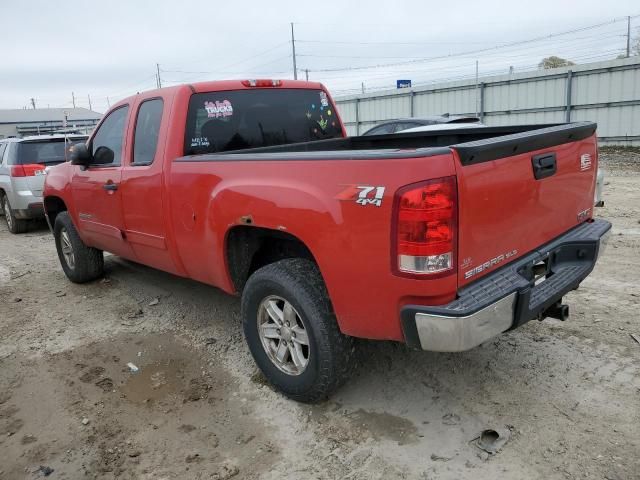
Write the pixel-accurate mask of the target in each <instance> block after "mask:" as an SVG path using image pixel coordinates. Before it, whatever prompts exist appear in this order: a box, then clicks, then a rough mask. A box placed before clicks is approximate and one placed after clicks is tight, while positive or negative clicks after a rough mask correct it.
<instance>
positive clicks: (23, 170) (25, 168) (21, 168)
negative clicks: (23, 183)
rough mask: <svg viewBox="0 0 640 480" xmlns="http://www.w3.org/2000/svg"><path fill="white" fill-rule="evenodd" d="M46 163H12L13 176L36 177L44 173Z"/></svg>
mask: <svg viewBox="0 0 640 480" xmlns="http://www.w3.org/2000/svg"><path fill="white" fill-rule="evenodd" d="M45 168H46V167H45V166H44V165H39V164H37V163H32V164H28V165H11V176H12V177H35V176H36V175H44V169H45Z"/></svg>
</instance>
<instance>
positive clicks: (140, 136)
mask: <svg viewBox="0 0 640 480" xmlns="http://www.w3.org/2000/svg"><path fill="white" fill-rule="evenodd" d="M163 105H164V103H163V101H162V99H161V98H154V99H153V100H147V101H146V102H143V103H142V104H141V105H140V108H139V109H138V118H137V119H136V130H135V137H134V140H133V165H150V164H151V163H153V159H154V157H155V156H156V149H157V148H158V134H159V132H160V122H161V121H162V107H163Z"/></svg>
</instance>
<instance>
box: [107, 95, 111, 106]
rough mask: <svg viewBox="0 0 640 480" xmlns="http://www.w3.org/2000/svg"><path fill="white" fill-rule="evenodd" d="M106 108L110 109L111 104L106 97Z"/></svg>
mask: <svg viewBox="0 0 640 480" xmlns="http://www.w3.org/2000/svg"><path fill="white" fill-rule="evenodd" d="M107 108H111V102H110V101H109V97H107Z"/></svg>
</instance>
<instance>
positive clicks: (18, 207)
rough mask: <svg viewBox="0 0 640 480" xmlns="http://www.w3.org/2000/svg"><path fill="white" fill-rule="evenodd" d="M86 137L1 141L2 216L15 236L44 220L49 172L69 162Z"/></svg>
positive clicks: (39, 137) (46, 137)
mask: <svg viewBox="0 0 640 480" xmlns="http://www.w3.org/2000/svg"><path fill="white" fill-rule="evenodd" d="M86 139H87V137H86V136H84V135H40V136H34V137H25V138H7V139H3V140H0V207H1V208H0V212H1V213H0V214H3V215H4V218H5V220H6V222H7V227H9V231H10V232H11V233H22V232H25V231H26V230H27V226H28V223H27V222H28V221H29V220H30V219H34V218H43V217H44V209H43V206H42V187H43V185H44V176H45V170H46V168H47V167H49V166H52V165H57V164H59V163H62V162H64V161H66V160H68V159H69V152H70V148H71V147H72V146H73V145H74V144H76V143H80V142H85V141H86Z"/></svg>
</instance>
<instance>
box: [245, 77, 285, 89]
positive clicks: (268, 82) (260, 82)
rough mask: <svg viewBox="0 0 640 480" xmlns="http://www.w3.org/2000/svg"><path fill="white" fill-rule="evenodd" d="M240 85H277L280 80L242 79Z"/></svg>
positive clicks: (280, 82) (280, 83) (279, 83)
mask: <svg viewBox="0 0 640 480" xmlns="http://www.w3.org/2000/svg"><path fill="white" fill-rule="evenodd" d="M242 85H244V86H245V87H279V86H280V85H282V81H281V80H270V79H266V78H260V79H257V80H243V81H242Z"/></svg>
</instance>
